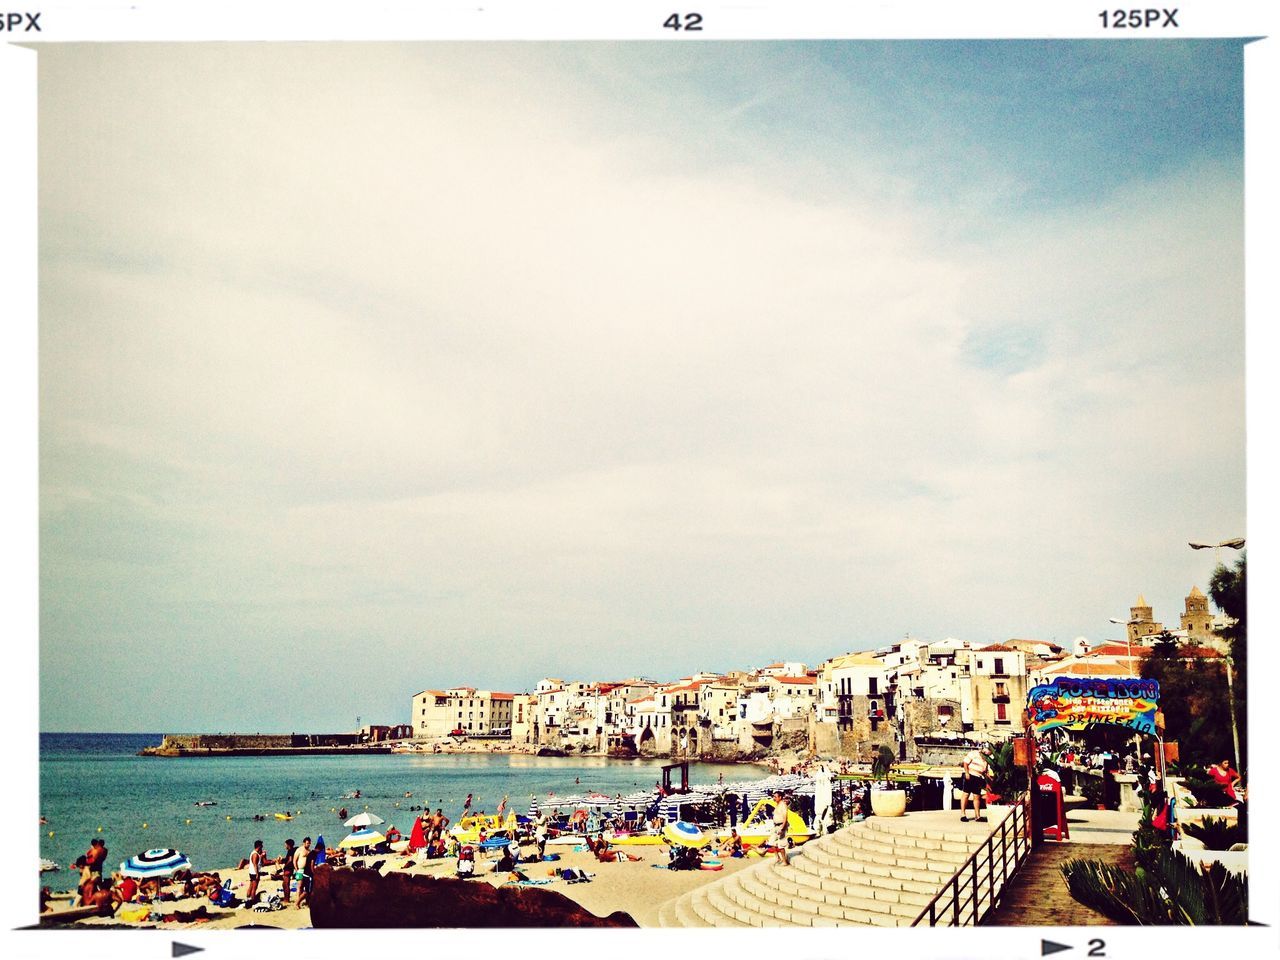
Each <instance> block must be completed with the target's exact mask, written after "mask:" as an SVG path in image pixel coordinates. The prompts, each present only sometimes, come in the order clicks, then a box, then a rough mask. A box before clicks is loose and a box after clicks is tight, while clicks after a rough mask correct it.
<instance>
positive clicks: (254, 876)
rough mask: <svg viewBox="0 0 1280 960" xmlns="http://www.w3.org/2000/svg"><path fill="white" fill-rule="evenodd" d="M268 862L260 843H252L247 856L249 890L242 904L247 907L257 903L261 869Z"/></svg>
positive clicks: (259, 841) (257, 841)
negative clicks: (251, 848)
mask: <svg viewBox="0 0 1280 960" xmlns="http://www.w3.org/2000/svg"><path fill="white" fill-rule="evenodd" d="M268 862H269V861H268V859H267V853H266V851H265V850H264V849H263V848H262V841H261V840H255V841H253V853H251V854H249V889H248V890H247V891H245V895H244V902H245V903H246V904H248V905H249V906H253V905H254V904H255V903H257V902H258V882H259V881H260V880H261V879H262V869H263V867H265V866H266V865H267V863H268Z"/></svg>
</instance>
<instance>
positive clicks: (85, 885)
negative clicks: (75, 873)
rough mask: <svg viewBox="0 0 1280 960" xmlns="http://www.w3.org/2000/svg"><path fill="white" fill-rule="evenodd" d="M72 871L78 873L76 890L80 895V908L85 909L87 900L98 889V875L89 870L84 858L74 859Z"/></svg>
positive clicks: (86, 860) (87, 903)
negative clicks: (77, 871) (78, 878)
mask: <svg viewBox="0 0 1280 960" xmlns="http://www.w3.org/2000/svg"><path fill="white" fill-rule="evenodd" d="M72 869H74V870H79V871H80V880H79V883H78V884H77V887H76V889H77V891H78V892H79V895H80V906H82V907H87V906H88V905H89V900H90V899H91V898H92V897H93V894H94V892H95V891H96V890H97V889H98V875H97V874H96V873H94V872H93V871H92V870H90V869H89V861H88V859H87V858H85V857H84V856H79V857H76V862H75V863H74V864H72Z"/></svg>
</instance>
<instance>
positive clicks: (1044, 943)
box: [1040, 940, 1071, 957]
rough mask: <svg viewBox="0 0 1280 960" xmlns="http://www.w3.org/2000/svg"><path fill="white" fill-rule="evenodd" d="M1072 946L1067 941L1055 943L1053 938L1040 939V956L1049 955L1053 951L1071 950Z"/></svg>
mask: <svg viewBox="0 0 1280 960" xmlns="http://www.w3.org/2000/svg"><path fill="white" fill-rule="evenodd" d="M1070 949H1071V947H1069V946H1067V944H1065V943H1054V942H1053V941H1052V940H1041V941H1040V956H1042V957H1047V956H1048V955H1049V954H1051V953H1061V952H1062V951H1063V950H1070Z"/></svg>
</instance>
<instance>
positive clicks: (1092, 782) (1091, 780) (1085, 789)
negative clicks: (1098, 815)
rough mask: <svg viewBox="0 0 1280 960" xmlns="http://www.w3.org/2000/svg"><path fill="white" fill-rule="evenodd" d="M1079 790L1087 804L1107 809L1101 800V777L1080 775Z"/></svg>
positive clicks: (1102, 789) (1102, 790) (1102, 791)
mask: <svg viewBox="0 0 1280 960" xmlns="http://www.w3.org/2000/svg"><path fill="white" fill-rule="evenodd" d="M1080 792H1081V793H1082V794H1084V800H1085V804H1086V805H1087V806H1090V807H1097V808H1098V809H1099V810H1105V809H1107V805H1106V803H1105V802H1103V793H1104V788H1103V784H1102V778H1101V777H1081V778H1080Z"/></svg>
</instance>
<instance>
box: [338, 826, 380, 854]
mask: <svg viewBox="0 0 1280 960" xmlns="http://www.w3.org/2000/svg"><path fill="white" fill-rule="evenodd" d="M385 839H387V838H386V837H384V836H383V835H382V834H380V833H379V832H378V831H377V830H374V829H373V828H372V827H363V828H361V829H359V830H357V831H356V832H355V833H353V834H351V836H349V837H344V838H343V840H342V842H341V843H339V844H338V846H339V847H346V848H347V849H352V850H354V849H356V848H358V847H371V846H373V845H374V844H375V843H381V842H382V841H383V840H385Z"/></svg>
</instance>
